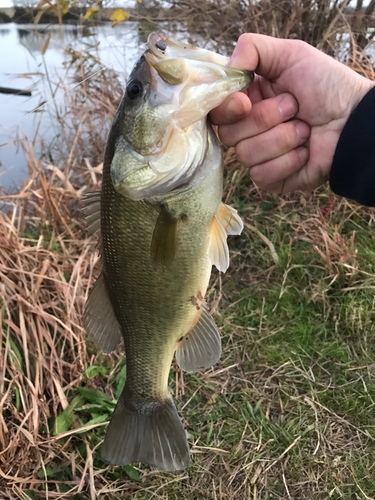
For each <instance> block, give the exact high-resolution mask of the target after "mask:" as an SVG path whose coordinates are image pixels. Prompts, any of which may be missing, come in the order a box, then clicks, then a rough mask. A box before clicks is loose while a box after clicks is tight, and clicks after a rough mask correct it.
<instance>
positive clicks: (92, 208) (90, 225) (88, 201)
mask: <svg viewBox="0 0 375 500" xmlns="http://www.w3.org/2000/svg"><path fill="white" fill-rule="evenodd" d="M82 202H83V204H84V206H83V208H82V212H83V213H84V216H85V219H86V229H87V233H88V235H89V236H91V235H93V234H95V235H96V236H97V237H98V239H99V241H100V191H92V192H91V193H87V194H86V195H85V196H84V197H83V198H82Z"/></svg>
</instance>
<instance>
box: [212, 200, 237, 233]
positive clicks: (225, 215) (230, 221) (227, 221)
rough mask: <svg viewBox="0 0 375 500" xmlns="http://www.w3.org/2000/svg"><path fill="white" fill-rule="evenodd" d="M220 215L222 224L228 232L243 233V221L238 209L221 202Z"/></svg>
mask: <svg viewBox="0 0 375 500" xmlns="http://www.w3.org/2000/svg"><path fill="white" fill-rule="evenodd" d="M217 215H218V217H219V220H220V222H221V225H222V226H223V228H224V229H225V232H226V233H227V234H236V235H238V234H241V233H242V230H243V222H242V220H241V217H240V216H239V215H238V213H237V210H236V209H235V208H233V207H230V206H229V205H226V204H225V203H221V204H220V208H219V212H218V214H217Z"/></svg>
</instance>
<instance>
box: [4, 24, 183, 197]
mask: <svg viewBox="0 0 375 500" xmlns="http://www.w3.org/2000/svg"><path fill="white" fill-rule="evenodd" d="M165 28H166V27H165V26H159V29H163V30H164V31H167V32H168V31H169V30H168V29H167V30H166V29H165ZM168 28H173V30H174V31H176V27H171V26H168ZM152 29H155V26H154V27H148V31H151V30H152ZM145 31H147V27H146V30H145V29H144V26H141V24H140V23H138V22H127V23H123V24H122V25H119V26H117V27H116V28H112V26H111V25H104V26H99V27H95V33H94V34H92V33H90V31H89V30H88V29H87V28H84V27H82V26H73V25H53V26H46V25H37V26H34V25H29V24H28V25H19V24H2V25H0V86H1V87H12V88H17V89H30V90H31V91H32V96H31V97H25V96H19V95H18V96H16V95H4V94H0V190H1V188H2V189H3V190H4V191H11V190H14V189H15V188H16V187H17V186H19V185H20V184H21V183H22V181H23V180H24V179H25V177H26V175H27V172H28V167H27V161H26V157H25V154H24V152H23V149H22V147H21V144H22V140H24V138H25V137H27V138H28V139H29V140H30V142H33V143H34V152H35V155H36V157H38V156H39V155H40V152H41V150H42V147H43V143H44V144H45V145H48V144H50V143H51V141H53V140H54V137H56V136H57V134H58V131H59V125H58V123H57V121H56V119H55V116H56V109H57V110H58V112H59V113H60V114H63V106H64V99H63V94H64V91H65V89H70V88H73V87H74V86H75V85H77V83H76V81H75V80H74V81H73V75H74V74H75V71H74V69H73V68H72V67H71V65H70V63H71V60H72V56H71V54H69V52H68V50H69V49H71V48H73V49H74V50H76V51H88V52H89V53H90V54H91V55H94V56H95V57H96V58H98V59H99V60H100V61H101V62H102V64H104V65H105V66H108V67H109V68H111V69H113V70H115V71H116V72H117V73H118V74H119V76H120V81H123V82H124V84H125V81H126V78H127V75H128V74H129V71H130V70H131V68H132V67H133V65H134V63H135V61H136V60H137V59H138V57H139V55H140V54H141V52H143V50H144V43H145V41H146V35H145V34H144V33H145ZM180 36H182V37H184V33H181V32H180ZM49 37H50V41H49V45H48V48H47V50H46V51H45V53H44V55H43V48H44V45H45V43H46V40H47V39H48V38H49ZM68 91H69V90H68ZM41 103H45V104H44V105H43V104H42V105H41ZM42 141H43V142H42Z"/></svg>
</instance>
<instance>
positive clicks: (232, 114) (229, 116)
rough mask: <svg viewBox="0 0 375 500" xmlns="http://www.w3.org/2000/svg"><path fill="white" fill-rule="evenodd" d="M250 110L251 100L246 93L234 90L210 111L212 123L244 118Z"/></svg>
mask: <svg viewBox="0 0 375 500" xmlns="http://www.w3.org/2000/svg"><path fill="white" fill-rule="evenodd" d="M250 111H251V102H250V100H249V98H248V97H247V95H246V94H243V93H242V92H235V93H234V94H232V95H230V96H229V97H228V98H227V99H225V101H224V102H223V103H222V104H221V105H220V106H218V107H217V108H215V109H213V110H212V111H211V113H210V119H211V122H212V123H213V124H214V125H222V124H224V123H225V124H229V123H234V122H236V121H238V120H241V119H242V118H244V117H245V116H246V115H247V114H249V113H250Z"/></svg>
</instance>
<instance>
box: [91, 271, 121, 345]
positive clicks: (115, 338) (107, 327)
mask: <svg viewBox="0 0 375 500" xmlns="http://www.w3.org/2000/svg"><path fill="white" fill-rule="evenodd" d="M83 326H84V328H85V330H86V332H87V334H88V336H89V337H90V338H91V340H92V341H93V342H94V343H95V345H96V346H97V347H99V348H100V349H102V350H103V351H104V352H105V353H107V354H109V353H111V352H112V351H114V350H115V349H116V347H117V345H118V344H119V343H120V342H121V329H120V325H119V323H118V321H117V318H116V316H115V312H114V310H113V307H112V304H111V301H110V299H109V296H108V292H107V289H106V286H105V282H104V277H103V275H102V274H101V275H100V276H99V278H98V279H97V281H96V283H95V285H94V287H93V289H92V290H91V292H90V295H89V298H88V299H87V302H86V305H85V312H84V315H83Z"/></svg>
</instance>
